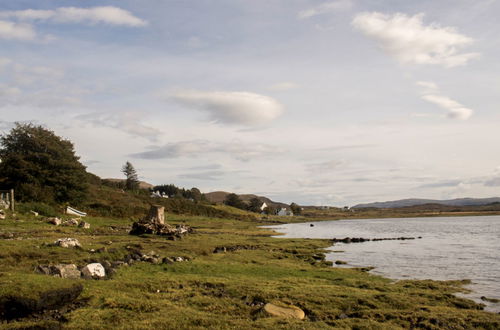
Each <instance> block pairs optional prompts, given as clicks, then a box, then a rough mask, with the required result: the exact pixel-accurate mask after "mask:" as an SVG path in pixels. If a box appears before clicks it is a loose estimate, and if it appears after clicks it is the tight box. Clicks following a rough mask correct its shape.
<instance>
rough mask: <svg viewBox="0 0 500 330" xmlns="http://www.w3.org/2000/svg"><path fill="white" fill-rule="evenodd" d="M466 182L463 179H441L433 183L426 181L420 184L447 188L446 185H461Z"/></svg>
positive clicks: (421, 186)
mask: <svg viewBox="0 0 500 330" xmlns="http://www.w3.org/2000/svg"><path fill="white" fill-rule="evenodd" d="M463 183H464V182H463V181H462V180H447V181H439V182H433V183H426V184H423V185H420V186H419V188H445V187H459V186H460V185H462V184H463Z"/></svg>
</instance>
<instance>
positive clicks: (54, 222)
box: [47, 217, 62, 226]
mask: <svg viewBox="0 0 500 330" xmlns="http://www.w3.org/2000/svg"><path fill="white" fill-rule="evenodd" d="M61 222H62V221H61V219H59V218H56V217H54V218H47V223H50V224H51V225H54V226H59V225H60V224H61Z"/></svg>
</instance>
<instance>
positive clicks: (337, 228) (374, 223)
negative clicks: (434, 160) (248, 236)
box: [267, 216, 500, 312]
mask: <svg viewBox="0 0 500 330" xmlns="http://www.w3.org/2000/svg"><path fill="white" fill-rule="evenodd" d="M311 224H312V226H311ZM267 228H272V229H274V230H276V231H278V232H280V233H283V234H284V235H281V236H279V237H289V238H323V239H325V238H326V239H332V238H337V239H342V238H345V237H362V238H370V239H372V238H398V237H415V238H417V237H419V236H420V237H422V238H421V239H415V240H387V241H375V242H372V241H369V242H363V243H350V244H345V243H336V244H335V245H334V246H332V247H331V248H330V249H328V251H327V252H328V253H327V260H330V261H333V262H335V261H337V260H342V261H345V262H347V263H348V264H347V265H346V266H349V267H375V269H374V270H372V271H371V272H372V273H376V274H380V275H383V276H386V277H389V278H393V279H433V280H462V279H469V280H471V281H472V283H471V284H470V285H468V286H466V287H467V288H469V289H471V290H472V293H470V294H467V295H465V297H467V298H470V299H473V300H475V301H477V302H481V303H483V304H485V305H486V309H487V310H490V311H495V312H499V311H500V304H499V303H490V302H487V301H484V300H482V299H481V297H483V296H484V297H487V298H494V299H500V216H481V217H476V216H474V217H429V218H391V219H356V220H336V221H321V222H308V223H296V224H284V225H277V226H267ZM339 251H342V252H339ZM336 267H345V266H336Z"/></svg>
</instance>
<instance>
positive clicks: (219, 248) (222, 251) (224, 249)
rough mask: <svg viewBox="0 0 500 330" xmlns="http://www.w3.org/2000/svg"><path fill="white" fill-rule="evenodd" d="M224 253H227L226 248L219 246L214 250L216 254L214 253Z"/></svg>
mask: <svg viewBox="0 0 500 330" xmlns="http://www.w3.org/2000/svg"><path fill="white" fill-rule="evenodd" d="M224 252H227V249H226V247H225V246H217V247H216V248H215V249H214V252H213V253H224Z"/></svg>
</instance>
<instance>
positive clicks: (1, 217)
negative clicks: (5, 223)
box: [0, 210, 6, 220]
mask: <svg viewBox="0 0 500 330" xmlns="http://www.w3.org/2000/svg"><path fill="white" fill-rule="evenodd" d="M5 218H6V215H5V212H4V210H0V220H5Z"/></svg>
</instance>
